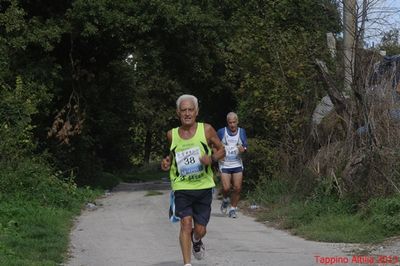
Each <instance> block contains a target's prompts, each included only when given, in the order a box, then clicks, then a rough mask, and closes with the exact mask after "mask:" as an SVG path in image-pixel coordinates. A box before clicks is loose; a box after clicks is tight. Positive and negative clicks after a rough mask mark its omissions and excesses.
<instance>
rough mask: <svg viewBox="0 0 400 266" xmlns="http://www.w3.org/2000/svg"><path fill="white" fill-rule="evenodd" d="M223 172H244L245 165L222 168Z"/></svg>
mask: <svg viewBox="0 0 400 266" xmlns="http://www.w3.org/2000/svg"><path fill="white" fill-rule="evenodd" d="M221 172H222V173H224V174H236V173H241V172H243V167H242V166H240V167H235V168H221Z"/></svg>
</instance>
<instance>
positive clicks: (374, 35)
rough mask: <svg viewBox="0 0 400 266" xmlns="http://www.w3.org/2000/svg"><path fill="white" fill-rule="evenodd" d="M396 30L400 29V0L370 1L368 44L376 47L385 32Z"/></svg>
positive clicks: (367, 25) (367, 24) (366, 36)
mask: <svg viewBox="0 0 400 266" xmlns="http://www.w3.org/2000/svg"><path fill="white" fill-rule="evenodd" d="M358 2H359V3H362V2H363V1H362V0H358ZM394 28H397V29H400V0H369V10H368V20H367V23H366V35H365V38H366V39H365V40H366V42H367V43H369V45H372V44H375V45H376V44H377V43H379V42H380V40H381V38H382V35H383V33H384V32H387V31H389V30H391V29H394Z"/></svg>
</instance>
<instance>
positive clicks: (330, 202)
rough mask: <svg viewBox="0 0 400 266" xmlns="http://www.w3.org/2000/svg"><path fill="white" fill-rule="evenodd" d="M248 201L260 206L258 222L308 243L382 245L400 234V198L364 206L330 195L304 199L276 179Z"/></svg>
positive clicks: (256, 192)
mask: <svg viewBox="0 0 400 266" xmlns="http://www.w3.org/2000/svg"><path fill="white" fill-rule="evenodd" d="M248 201H250V202H257V203H258V204H259V205H261V207H260V208H259V210H258V211H257V212H256V213H255V215H256V217H257V220H258V221H261V222H265V223H268V224H269V225H272V226H274V227H276V228H279V229H285V230H289V231H290V232H291V233H293V234H296V235H299V236H301V237H303V238H305V239H309V240H315V241H324V242H343V243H379V242H382V241H383V240H385V239H386V238H388V237H392V236H397V235H399V234H400V196H399V195H394V196H392V197H388V198H375V199H371V200H370V201H368V202H367V203H364V204H358V203H356V202H354V201H352V200H351V199H339V198H335V197H333V196H330V195H317V196H316V195H314V196H313V197H305V198H303V199H301V198H300V197H296V196H294V195H291V194H290V193H289V191H288V189H287V186H286V185H285V184H283V183H281V181H276V180H275V181H272V182H270V183H269V182H266V183H265V184H261V185H260V186H259V187H258V188H257V189H256V190H255V191H254V192H252V193H250V194H249V195H248Z"/></svg>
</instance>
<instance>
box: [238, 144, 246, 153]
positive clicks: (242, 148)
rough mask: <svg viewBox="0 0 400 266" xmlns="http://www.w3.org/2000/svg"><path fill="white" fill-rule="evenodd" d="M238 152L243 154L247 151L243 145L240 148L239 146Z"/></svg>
mask: <svg viewBox="0 0 400 266" xmlns="http://www.w3.org/2000/svg"><path fill="white" fill-rule="evenodd" d="M238 150H239V152H240V153H243V152H245V151H246V148H245V147H243V146H242V145H239V146H238Z"/></svg>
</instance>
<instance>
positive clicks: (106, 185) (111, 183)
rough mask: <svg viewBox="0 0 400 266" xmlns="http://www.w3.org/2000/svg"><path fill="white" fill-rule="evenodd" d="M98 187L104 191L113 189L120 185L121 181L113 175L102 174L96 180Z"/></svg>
mask: <svg viewBox="0 0 400 266" xmlns="http://www.w3.org/2000/svg"><path fill="white" fill-rule="evenodd" d="M96 179H97V182H96V186H98V187H100V188H103V189H112V188H113V187H115V186H116V185H118V183H119V179H118V177H117V176H115V175H114V174H112V173H107V172H100V173H99V174H98V177H97V178H96Z"/></svg>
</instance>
